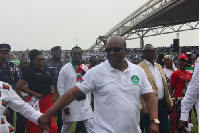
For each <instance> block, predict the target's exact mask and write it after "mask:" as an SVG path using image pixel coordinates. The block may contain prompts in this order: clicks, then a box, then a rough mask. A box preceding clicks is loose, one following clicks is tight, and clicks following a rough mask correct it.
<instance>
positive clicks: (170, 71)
mask: <svg viewBox="0 0 200 134" xmlns="http://www.w3.org/2000/svg"><path fill="white" fill-rule="evenodd" d="M176 70H177V68H176V67H175V65H174V63H172V70H171V69H168V68H166V66H165V67H164V69H163V71H164V73H165V75H166V77H167V78H170V77H171V74H172V73H173V72H174V71H176Z"/></svg>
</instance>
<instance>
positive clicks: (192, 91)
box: [180, 58, 199, 121]
mask: <svg viewBox="0 0 200 134" xmlns="http://www.w3.org/2000/svg"><path fill="white" fill-rule="evenodd" d="M195 103H196V112H197V119H199V58H198V59H197V61H196V63H195V69H194V73H193V75H192V79H191V81H190V83H189V85H188V87H187V92H186V94H185V97H184V99H183V100H182V101H181V118H180V120H182V121H188V117H189V111H190V110H191V109H192V107H193V105H194V104H195Z"/></svg>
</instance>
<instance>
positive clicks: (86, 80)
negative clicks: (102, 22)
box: [38, 37, 159, 133]
mask: <svg viewBox="0 0 200 134" xmlns="http://www.w3.org/2000/svg"><path fill="white" fill-rule="evenodd" d="M105 52H106V54H107V59H108V60H106V61H104V62H102V63H101V64H99V65H97V66H95V67H93V68H92V69H90V70H89V71H88V72H87V73H86V74H85V75H84V76H83V80H82V81H80V82H79V83H77V84H76V85H75V86H74V87H72V88H71V89H69V90H68V92H66V93H65V94H63V95H62V96H61V97H60V98H59V99H58V100H57V101H56V103H54V105H53V106H52V107H51V108H50V109H49V110H48V112H46V113H45V114H44V115H43V116H41V117H40V119H39V121H38V122H39V124H40V126H41V127H42V128H43V126H44V125H45V124H48V123H49V117H50V116H51V115H53V114H54V113H55V112H56V111H57V110H59V109H61V108H63V107H65V106H67V105H69V104H70V103H71V102H72V101H73V100H75V99H76V98H78V97H79V96H80V95H83V94H87V93H89V92H90V91H92V92H93V94H94V113H95V117H94V122H95V123H94V130H93V131H94V132H95V133H111V132H112V133H123V132H125V133H129V132H132V133H134V132H135V133H139V132H141V130H140V126H139V120H140V116H139V115H140V96H141V95H142V97H143V98H144V100H145V102H146V105H147V109H148V110H149V113H150V118H151V119H152V120H155V119H157V118H158V111H157V104H156V101H155V97H154V93H153V90H152V87H151V85H150V84H149V82H148V80H147V77H146V74H145V72H144V71H143V70H142V69H141V68H140V67H139V66H137V65H134V64H132V63H130V62H129V61H128V60H126V59H125V55H126V54H127V49H126V42H125V40H124V39H123V38H122V37H111V38H110V39H109V40H108V42H107V45H106V49H105ZM150 132H159V125H158V124H156V123H152V125H151V126H150Z"/></svg>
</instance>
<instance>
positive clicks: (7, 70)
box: [0, 43, 19, 125]
mask: <svg viewBox="0 0 200 134" xmlns="http://www.w3.org/2000/svg"><path fill="white" fill-rule="evenodd" d="M10 50H11V47H10V45H9V44H5V43H3V44H0V81H3V82H6V83H8V84H10V85H11V86H12V88H13V89H15V84H16V83H17V81H18V80H19V77H18V72H17V70H16V65H15V64H14V63H12V62H9V52H10ZM8 110H9V115H8V114H7V120H8V122H9V123H10V124H11V125H13V115H14V111H13V110H12V109H10V108H8ZM7 113H8V112H7Z"/></svg>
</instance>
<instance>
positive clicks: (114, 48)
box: [105, 47, 124, 53]
mask: <svg viewBox="0 0 200 134" xmlns="http://www.w3.org/2000/svg"><path fill="white" fill-rule="evenodd" d="M122 49H124V48H121V47H113V48H110V47H107V48H106V49H105V52H106V53H110V52H111V51H112V50H113V52H115V53H117V52H120V51H121V50H122Z"/></svg>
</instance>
